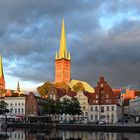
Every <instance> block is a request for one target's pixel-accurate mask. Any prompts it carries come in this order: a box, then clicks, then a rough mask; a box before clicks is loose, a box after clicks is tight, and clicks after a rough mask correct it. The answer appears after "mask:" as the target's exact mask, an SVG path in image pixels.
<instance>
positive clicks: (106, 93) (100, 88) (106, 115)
mask: <svg viewBox="0 0 140 140" xmlns="http://www.w3.org/2000/svg"><path fill="white" fill-rule="evenodd" d="M119 94H120V93H119V92H118V93H117V92H115V93H114V92H113V90H112V88H111V87H110V85H109V84H108V83H107V81H105V79H104V77H100V79H99V81H98V82H97V87H95V93H94V94H91V95H90V96H91V97H89V120H91V121H95V120H105V121H107V122H110V123H115V122H117V120H118V112H119V107H118V106H117V103H118V98H119Z"/></svg>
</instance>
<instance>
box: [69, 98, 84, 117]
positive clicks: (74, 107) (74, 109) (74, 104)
mask: <svg viewBox="0 0 140 140" xmlns="http://www.w3.org/2000/svg"><path fill="white" fill-rule="evenodd" d="M81 113H82V110H81V106H80V103H79V101H78V100H77V98H72V100H71V101H70V115H80V114H81Z"/></svg>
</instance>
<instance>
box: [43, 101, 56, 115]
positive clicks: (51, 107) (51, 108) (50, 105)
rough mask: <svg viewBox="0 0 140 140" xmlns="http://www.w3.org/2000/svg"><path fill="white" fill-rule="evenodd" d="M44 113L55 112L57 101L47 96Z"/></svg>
mask: <svg viewBox="0 0 140 140" xmlns="http://www.w3.org/2000/svg"><path fill="white" fill-rule="evenodd" d="M44 113H45V114H49V115H51V114H55V101H54V100H53V99H50V98H47V99H46V104H45V106H44Z"/></svg>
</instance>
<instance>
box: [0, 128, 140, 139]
mask: <svg viewBox="0 0 140 140" xmlns="http://www.w3.org/2000/svg"><path fill="white" fill-rule="evenodd" d="M0 140H140V134H133V133H104V132H84V131H83V132H82V131H62V130H55V129H54V130H21V129H17V130H8V131H7V132H4V131H0Z"/></svg>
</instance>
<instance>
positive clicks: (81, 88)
mask: <svg viewBox="0 0 140 140" xmlns="http://www.w3.org/2000/svg"><path fill="white" fill-rule="evenodd" d="M73 90H74V91H75V92H78V91H84V90H85V88H84V85H83V84H82V83H81V82H77V83H76V84H75V85H74V86H73Z"/></svg>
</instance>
